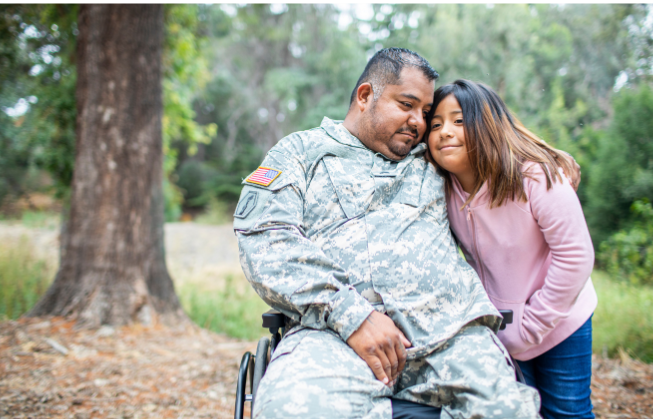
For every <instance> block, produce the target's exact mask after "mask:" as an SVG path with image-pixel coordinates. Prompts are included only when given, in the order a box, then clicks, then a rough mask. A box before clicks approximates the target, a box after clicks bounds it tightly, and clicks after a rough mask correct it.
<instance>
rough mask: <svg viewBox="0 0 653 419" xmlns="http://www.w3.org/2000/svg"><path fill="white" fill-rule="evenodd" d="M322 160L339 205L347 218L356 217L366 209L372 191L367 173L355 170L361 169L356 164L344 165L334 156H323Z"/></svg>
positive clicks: (371, 184)
mask: <svg viewBox="0 0 653 419" xmlns="http://www.w3.org/2000/svg"><path fill="white" fill-rule="evenodd" d="M322 161H323V162H324V165H325V167H326V169H327V173H328V174H329V178H330V180H331V184H332V185H333V188H334V189H335V191H336V195H338V202H339V203H340V207H341V208H342V211H343V212H344V213H345V216H346V217H347V219H352V218H356V217H358V216H360V215H361V214H363V213H364V212H365V210H366V209H367V201H368V199H367V198H369V196H370V195H371V194H373V193H374V187H373V182H371V178H370V176H369V173H366V172H365V171H362V170H361V171H358V170H355V169H358V168H360V169H362V167H360V166H359V165H358V164H351V165H347V167H345V165H343V161H341V159H340V158H339V157H336V156H324V157H323V158H322ZM345 164H346V160H345ZM348 169H349V170H348ZM370 186H371V188H370Z"/></svg>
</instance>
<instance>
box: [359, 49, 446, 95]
mask: <svg viewBox="0 0 653 419" xmlns="http://www.w3.org/2000/svg"><path fill="white" fill-rule="evenodd" d="M404 67H413V68H416V69H418V70H421V72H422V74H424V76H425V77H426V78H427V79H428V81H433V80H437V79H438V77H439V74H438V72H437V71H435V70H434V69H433V67H431V64H429V62H428V61H426V59H425V58H424V57H422V56H421V55H419V54H418V53H416V52H413V51H411V50H409V49H406V48H384V49H382V50H380V51H378V52H377V53H376V54H374V56H373V57H372V58H371V59H370V61H368V62H367V65H366V66H365V70H363V74H361V76H360V78H359V79H358V82H356V87H354V91H353V92H351V98H350V100H349V106H351V104H352V103H354V100H355V99H356V91H357V90H358V88H359V87H360V85H361V84H363V83H370V84H371V85H372V90H373V92H374V100H378V99H379V97H381V95H382V94H383V90H384V89H385V86H387V85H388V84H394V85H397V84H399V77H400V75H401V71H402V70H403V69H404Z"/></svg>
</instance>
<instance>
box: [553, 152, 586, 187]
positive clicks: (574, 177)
mask: <svg viewBox="0 0 653 419" xmlns="http://www.w3.org/2000/svg"><path fill="white" fill-rule="evenodd" d="M556 151H558V152H560V156H561V157H562V158H563V159H565V160H567V161H568V162H569V165H570V166H571V170H572V171H571V173H565V175H566V176H567V179H569V182H571V187H572V188H574V191H576V192H578V186H579V185H580V166H579V165H578V163H576V160H574V158H573V157H572V156H571V154H569V153H567V152H566V151H562V150H556Z"/></svg>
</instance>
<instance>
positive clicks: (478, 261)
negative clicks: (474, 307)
mask: <svg viewBox="0 0 653 419" xmlns="http://www.w3.org/2000/svg"><path fill="white" fill-rule="evenodd" d="M467 221H469V222H471V224H472V238H473V243H474V253H475V254H476V264H477V265H478V268H479V271H480V272H478V277H479V278H480V280H481V284H482V285H483V288H485V290H486V291H487V287H486V286H485V278H484V276H485V275H484V269H483V263H482V262H481V255H480V254H479V253H478V243H477V241H476V223H474V217H473V216H472V210H471V208H469V206H468V207H467Z"/></svg>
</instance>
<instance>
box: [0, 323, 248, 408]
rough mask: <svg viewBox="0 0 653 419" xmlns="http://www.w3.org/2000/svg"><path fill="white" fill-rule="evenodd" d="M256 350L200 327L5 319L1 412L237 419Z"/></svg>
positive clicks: (0, 328)
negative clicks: (247, 366)
mask: <svg viewBox="0 0 653 419" xmlns="http://www.w3.org/2000/svg"><path fill="white" fill-rule="evenodd" d="M255 349H256V342H242V341H238V340H235V339H231V338H228V337H225V336H222V335H218V334H215V333H211V332H208V331H206V330H203V329H200V328H197V327H193V326H189V327H187V328H186V329H184V330H174V329H169V328H164V327H148V328H145V327H142V326H130V327H122V328H111V327H106V326H105V327H102V328H100V329H99V330H93V331H89V330H75V328H74V324H73V323H72V322H69V321H66V320H64V319H62V318H49V319H44V318H41V319H21V320H19V321H8V322H3V323H0V417H2V418H74V419H85V418H134V419H137V418H230V417H233V412H234V401H235V393H236V388H235V387H236V379H237V372H238V367H239V364H240V359H241V357H242V354H243V353H244V352H245V351H248V350H249V351H252V350H255ZM247 404H249V403H247Z"/></svg>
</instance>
